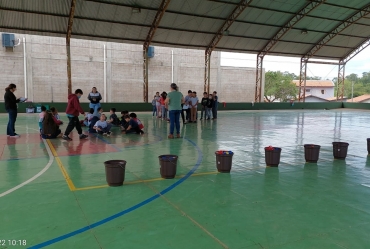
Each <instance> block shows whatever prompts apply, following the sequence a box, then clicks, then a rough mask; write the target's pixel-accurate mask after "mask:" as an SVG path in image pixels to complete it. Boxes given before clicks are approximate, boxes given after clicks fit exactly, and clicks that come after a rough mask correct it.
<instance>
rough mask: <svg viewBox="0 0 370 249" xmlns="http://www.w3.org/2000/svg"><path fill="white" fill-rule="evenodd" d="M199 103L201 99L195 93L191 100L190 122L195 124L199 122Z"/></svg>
mask: <svg viewBox="0 0 370 249" xmlns="http://www.w3.org/2000/svg"><path fill="white" fill-rule="evenodd" d="M198 103H199V99H198V97H197V92H193V97H191V98H190V106H191V114H190V120H191V122H193V123H196V122H197V113H198V109H197V108H198Z"/></svg>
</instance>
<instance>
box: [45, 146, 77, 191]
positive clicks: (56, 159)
mask: <svg viewBox="0 0 370 249" xmlns="http://www.w3.org/2000/svg"><path fill="white" fill-rule="evenodd" d="M47 143H48V145H49V146H47V147H50V150H51V152H52V153H53V156H54V157H55V161H57V164H58V166H59V169H60V171H61V172H62V174H63V176H64V179H65V180H66V182H67V185H68V187H69V189H70V190H71V191H75V190H76V187H75V185H74V184H73V182H72V180H71V178H70V177H69V175H68V173H67V170H66V169H65V168H64V166H63V163H62V161H61V160H60V158H59V156H58V153H57V152H56V150H55V148H54V145H53V144H52V143H51V142H50V141H49V140H48V139H47Z"/></svg>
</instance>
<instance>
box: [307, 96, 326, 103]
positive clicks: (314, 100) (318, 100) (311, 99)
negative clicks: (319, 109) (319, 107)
mask: <svg viewBox="0 0 370 249" xmlns="http://www.w3.org/2000/svg"><path fill="white" fill-rule="evenodd" d="M304 101H305V102H330V101H329V100H327V99H324V98H320V97H317V96H313V95H306V96H305V99H304Z"/></svg>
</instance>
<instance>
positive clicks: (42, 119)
mask: <svg viewBox="0 0 370 249" xmlns="http://www.w3.org/2000/svg"><path fill="white" fill-rule="evenodd" d="M45 113H46V107H45V106H41V112H40V114H39V129H40V134H42V121H44V117H45Z"/></svg>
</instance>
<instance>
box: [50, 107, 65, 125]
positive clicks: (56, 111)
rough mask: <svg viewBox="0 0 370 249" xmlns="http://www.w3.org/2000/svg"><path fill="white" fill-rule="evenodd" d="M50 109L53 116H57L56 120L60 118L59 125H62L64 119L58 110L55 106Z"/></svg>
mask: <svg viewBox="0 0 370 249" xmlns="http://www.w3.org/2000/svg"><path fill="white" fill-rule="evenodd" d="M50 111H51V114H53V116H54V117H55V118H56V120H58V125H62V124H63V121H62V120H60V116H59V113H58V110H57V109H56V108H55V107H51V108H50Z"/></svg>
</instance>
